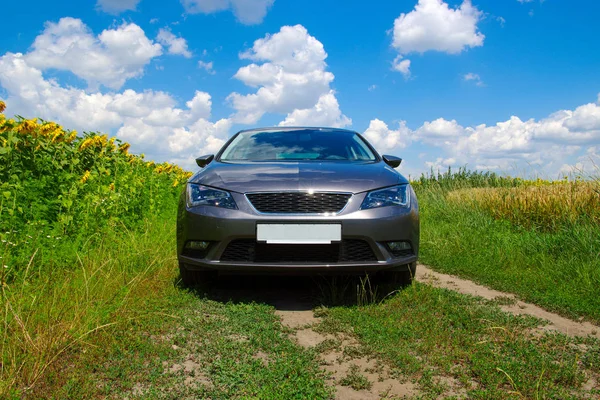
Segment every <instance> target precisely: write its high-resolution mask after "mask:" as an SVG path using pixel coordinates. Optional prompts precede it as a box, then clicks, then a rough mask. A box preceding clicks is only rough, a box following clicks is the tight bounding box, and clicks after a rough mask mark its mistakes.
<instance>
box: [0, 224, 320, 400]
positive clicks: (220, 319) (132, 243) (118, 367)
mask: <svg viewBox="0 0 600 400" xmlns="http://www.w3.org/2000/svg"><path fill="white" fill-rule="evenodd" d="M170 217H171V216H170V215H165V216H162V217H159V218H157V219H156V220H154V221H148V222H147V224H146V225H145V226H146V229H140V230H138V231H125V232H120V233H114V234H112V235H110V234H108V232H106V235H107V236H105V237H104V239H103V240H102V241H101V242H99V244H98V245H97V246H95V247H94V248H92V249H89V250H88V251H87V252H85V253H83V254H81V264H80V265H79V268H72V269H66V270H62V271H60V272H59V271H55V272H54V274H53V275H52V276H47V277H44V276H40V275H39V274H38V273H37V272H35V271H32V273H30V274H29V275H28V278H27V280H24V281H23V282H17V283H19V285H14V286H12V287H9V288H8V289H5V291H4V297H3V300H4V302H5V304H6V305H8V307H9V309H10V310H11V313H9V314H8V315H7V316H6V317H7V318H6V319H5V322H4V325H3V327H2V328H3V330H2V337H3V342H2V356H3V360H2V361H3V364H2V375H1V378H2V379H1V380H0V383H1V384H2V386H0V397H9V398H10V397H14V398H20V397H26V398H89V397H98V396H101V397H103V396H109V397H110V396H112V397H115V396H116V397H118V398H122V397H125V396H128V397H129V398H157V397H158V398H182V397H186V396H188V397H192V398H240V397H241V398H244V397H245V398H275V397H279V396H283V397H284V398H290V399H292V398H298V399H300V398H314V399H327V398H330V397H331V389H329V388H327V387H326V386H325V378H324V375H323V373H322V372H320V370H319V369H318V362H317V361H316V358H315V354H314V353H313V352H307V351H305V350H303V349H302V348H300V347H299V346H297V345H296V344H294V343H293V342H292V341H291V340H290V339H289V338H288V336H287V334H286V333H285V331H284V328H283V327H282V326H281V324H280V322H279V319H278V318H277V317H276V316H275V315H274V309H273V307H272V306H267V305H265V304H256V303H252V302H250V303H232V302H216V301H212V300H209V299H207V298H205V296H204V294H203V293H202V292H195V291H190V290H187V289H184V288H182V287H180V285H179V281H178V269H177V263H176V258H175V256H174V251H173V249H174V247H175V243H174V241H175V240H174V239H175V235H174V233H175V232H174V230H175V229H174V224H173V223H172V218H170ZM165 239H166V240H165ZM13 288H14V289H13ZM13 310H14V313H12V311H13ZM19 321H21V322H23V325H21V324H20V322H19ZM190 361H191V362H192V364H190V365H192V370H191V371H186V370H185V365H186V364H185V363H186V362H188V364H189V363H190ZM177 365H179V367H177ZM172 368H174V369H175V370H174V372H172V373H171V372H169V370H170V369H172ZM178 369H179V370H178Z"/></svg>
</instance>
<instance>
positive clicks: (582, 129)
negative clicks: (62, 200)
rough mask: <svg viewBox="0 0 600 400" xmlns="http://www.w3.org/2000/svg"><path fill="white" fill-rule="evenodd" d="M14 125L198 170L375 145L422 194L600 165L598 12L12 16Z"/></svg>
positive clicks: (349, 10) (542, 2) (5, 64)
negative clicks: (453, 179)
mask: <svg viewBox="0 0 600 400" xmlns="http://www.w3.org/2000/svg"><path fill="white" fill-rule="evenodd" d="M2 7H3V12H4V15H5V16H9V15H13V16H15V18H3V22H2V24H0V99H1V100H3V101H5V102H6V104H7V110H6V112H5V113H6V114H8V115H22V116H23V117H27V118H32V117H40V118H43V119H46V120H54V121H57V122H59V123H61V124H62V125H63V126H64V127H66V128H69V129H76V130H77V131H78V132H85V131H98V132H103V133H108V134H109V135H111V136H116V137H118V138H119V139H121V140H123V141H126V142H129V143H131V145H132V146H131V150H132V152H135V153H144V154H145V157H146V159H151V160H155V161H170V162H175V163H178V164H180V165H181V166H183V167H185V168H188V169H190V170H196V169H197V167H196V166H195V164H194V159H195V157H198V156H200V155H204V154H211V153H216V152H217V151H218V150H219V148H220V147H221V146H222V145H223V144H224V143H225V141H226V140H227V139H228V138H229V137H230V136H231V135H233V134H234V133H236V132H237V131H239V130H241V129H248V128H255V127H261V126H275V125H282V126H333V127H344V128H348V129H352V130H355V131H357V132H360V133H362V134H364V136H365V137H366V138H367V139H368V140H369V141H370V142H371V143H372V144H373V145H374V146H375V147H376V149H377V150H378V151H379V152H380V153H381V154H392V155H396V156H399V157H402V158H403V159H404V161H403V164H402V166H401V168H400V170H401V172H403V173H404V174H405V175H410V176H412V177H416V176H418V175H420V174H421V173H426V172H428V171H432V170H433V171H438V170H446V169H447V168H448V167H452V168H459V167H467V168H469V169H479V170H490V171H495V172H498V173H501V174H509V175H513V176H514V175H521V176H528V177H529V176H541V177H544V178H550V179H557V178H560V177H561V176H562V175H564V174H569V173H577V172H584V173H594V171H596V172H597V169H596V168H597V167H595V165H600V41H599V40H598V32H597V26H598V16H599V15H600V1H596V0H571V1H565V0H501V1H499V0H472V1H469V0H464V1H452V0H446V1H443V0H395V1H383V0H375V1H373V2H364V1H354V0H345V1H343V2H341V1H338V0H335V1H334V0H319V1H314V0H303V1H292V0H161V1H158V0H95V1H92V0H90V1H78V2H73V1H61V0H57V1H54V2H47V1H40V0H32V1H30V0H23V1H20V2H5V4H3V6H2Z"/></svg>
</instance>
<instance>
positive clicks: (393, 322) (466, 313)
mask: <svg viewBox="0 0 600 400" xmlns="http://www.w3.org/2000/svg"><path fill="white" fill-rule="evenodd" d="M320 314H321V315H323V316H324V320H323V322H322V323H321V325H320V326H319V327H318V329H319V330H320V331H322V332H331V333H335V332H340V331H343V332H353V334H354V335H355V336H356V337H357V338H358V339H359V341H360V342H361V345H362V346H364V347H366V349H368V351H369V353H370V354H372V355H376V356H377V357H379V358H381V359H383V360H385V361H387V362H388V363H389V365H390V366H391V367H392V368H393V369H394V370H395V371H396V372H397V374H399V375H401V376H408V377H410V378H411V379H412V380H414V381H416V382H418V384H419V388H420V390H422V391H423V395H424V397H425V398H436V397H438V396H441V395H444V394H447V393H448V392H447V390H449V389H450V388H449V387H447V386H448V385H445V384H444V382H445V380H444V379H442V378H445V379H446V381H447V380H448V378H450V379H451V380H452V381H453V382H457V384H458V385H459V386H461V387H463V388H464V389H465V390H466V393H467V395H468V397H469V398H480V399H491V398H495V399H505V398H522V397H525V398H536V399H537V398H564V399H566V398H581V397H582V396H584V395H587V396H590V397H593V396H594V395H600V392H599V391H597V390H596V391H595V393H589V392H588V393H585V391H584V390H583V389H582V386H583V385H584V384H585V383H586V382H587V380H588V379H589V378H590V377H592V376H594V377H595V378H596V379H597V378H598V376H599V374H600V344H599V343H598V342H597V341H595V340H592V339H571V338H568V337H566V336H563V335H559V334H543V333H541V332H539V331H536V330H535V329H534V328H535V327H536V326H537V325H538V324H539V321H537V320H535V319H534V318H531V317H519V316H513V315H510V314H507V313H504V312H502V311H501V310H500V309H499V308H498V306H497V305H494V304H493V303H491V302H487V301H483V300H481V299H477V298H474V297H469V296H464V295H461V294H458V293H455V292H452V291H448V290H445V289H436V288H433V287H430V286H427V285H422V284H418V283H416V284H414V285H412V286H410V287H408V288H406V289H404V290H403V291H401V292H400V293H398V294H397V295H396V296H394V297H393V298H392V299H389V300H387V301H385V302H383V303H381V304H373V305H370V306H362V307H358V306H355V307H334V308H331V309H328V310H327V309H321V310H320ZM355 381H356V380H355V379H349V380H348V383H350V382H355Z"/></svg>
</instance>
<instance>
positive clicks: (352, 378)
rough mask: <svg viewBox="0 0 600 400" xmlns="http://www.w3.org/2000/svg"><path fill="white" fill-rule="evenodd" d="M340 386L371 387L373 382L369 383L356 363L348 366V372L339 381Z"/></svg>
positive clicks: (355, 388)
mask: <svg viewBox="0 0 600 400" xmlns="http://www.w3.org/2000/svg"><path fill="white" fill-rule="evenodd" d="M340 384H341V385H342V386H349V387H351V388H352V389H354V390H362V389H367V390H368V389H371V387H372V386H373V383H371V382H370V381H369V380H368V379H367V377H365V376H364V375H362V374H361V373H360V369H359V367H358V366H357V365H352V366H350V370H349V371H348V374H347V375H346V376H345V377H344V378H342V380H341V381H340Z"/></svg>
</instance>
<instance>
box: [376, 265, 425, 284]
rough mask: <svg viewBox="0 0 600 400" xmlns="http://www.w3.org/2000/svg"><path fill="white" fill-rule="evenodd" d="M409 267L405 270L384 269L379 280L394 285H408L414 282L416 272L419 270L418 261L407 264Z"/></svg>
mask: <svg viewBox="0 0 600 400" xmlns="http://www.w3.org/2000/svg"><path fill="white" fill-rule="evenodd" d="M406 266H407V269H406V270H404V271H383V272H380V274H381V275H380V277H379V282H380V283H383V284H390V285H394V286H408V285H410V284H411V283H412V281H413V278H414V277H415V273H416V272H417V263H416V262H412V263H410V264H407V265H406Z"/></svg>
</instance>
